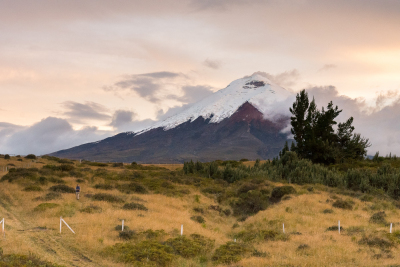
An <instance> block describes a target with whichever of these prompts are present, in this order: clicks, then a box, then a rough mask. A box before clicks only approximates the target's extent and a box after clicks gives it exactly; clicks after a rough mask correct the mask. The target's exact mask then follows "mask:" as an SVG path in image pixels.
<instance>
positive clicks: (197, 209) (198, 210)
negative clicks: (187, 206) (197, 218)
mask: <svg viewBox="0 0 400 267" xmlns="http://www.w3.org/2000/svg"><path fill="white" fill-rule="evenodd" d="M193 211H195V212H198V213H201V214H203V213H204V209H203V208H199V207H195V208H193Z"/></svg>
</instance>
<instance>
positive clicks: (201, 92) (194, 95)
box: [168, 85, 214, 104]
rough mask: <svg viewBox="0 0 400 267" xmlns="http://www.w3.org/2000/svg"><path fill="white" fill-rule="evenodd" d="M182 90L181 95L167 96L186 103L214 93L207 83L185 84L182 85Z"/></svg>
mask: <svg viewBox="0 0 400 267" xmlns="http://www.w3.org/2000/svg"><path fill="white" fill-rule="evenodd" d="M182 91H183V95H182V96H176V95H170V96H168V98H170V99H176V100H178V101H180V102H182V103H185V104H188V103H194V102H197V101H200V100H202V99H203V98H205V97H207V96H209V95H211V94H213V93H214V91H213V90H212V87H211V86H208V85H195V86H191V85H186V86H183V87H182Z"/></svg>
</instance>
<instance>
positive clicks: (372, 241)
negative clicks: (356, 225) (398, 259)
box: [358, 236, 394, 250]
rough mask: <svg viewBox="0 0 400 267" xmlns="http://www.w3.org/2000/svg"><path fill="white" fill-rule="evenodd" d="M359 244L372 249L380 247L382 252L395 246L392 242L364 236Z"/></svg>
mask: <svg viewBox="0 0 400 267" xmlns="http://www.w3.org/2000/svg"><path fill="white" fill-rule="evenodd" d="M358 243H359V244H361V245H368V246H370V247H378V248H380V249H382V250H385V249H390V248H392V247H393V246H394V244H393V243H392V242H391V241H389V240H386V239H382V238H379V237H376V236H374V237H372V236H363V237H362V238H361V239H360V241H358Z"/></svg>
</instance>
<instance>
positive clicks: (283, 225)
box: [282, 224, 285, 233]
mask: <svg viewBox="0 0 400 267" xmlns="http://www.w3.org/2000/svg"><path fill="white" fill-rule="evenodd" d="M282 227H283V233H285V224H282Z"/></svg>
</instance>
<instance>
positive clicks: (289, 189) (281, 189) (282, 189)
mask: <svg viewBox="0 0 400 267" xmlns="http://www.w3.org/2000/svg"><path fill="white" fill-rule="evenodd" d="M295 193H296V190H295V189H294V188H293V186H290V185H285V186H278V187H275V188H274V189H273V190H272V193H271V198H272V199H276V200H279V199H281V198H282V197H283V196H284V195H289V194H295Z"/></svg>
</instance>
